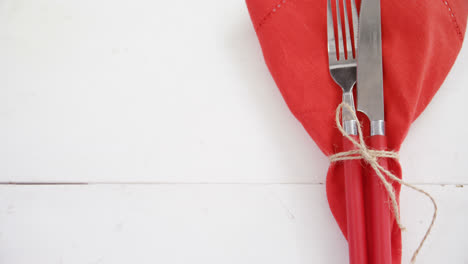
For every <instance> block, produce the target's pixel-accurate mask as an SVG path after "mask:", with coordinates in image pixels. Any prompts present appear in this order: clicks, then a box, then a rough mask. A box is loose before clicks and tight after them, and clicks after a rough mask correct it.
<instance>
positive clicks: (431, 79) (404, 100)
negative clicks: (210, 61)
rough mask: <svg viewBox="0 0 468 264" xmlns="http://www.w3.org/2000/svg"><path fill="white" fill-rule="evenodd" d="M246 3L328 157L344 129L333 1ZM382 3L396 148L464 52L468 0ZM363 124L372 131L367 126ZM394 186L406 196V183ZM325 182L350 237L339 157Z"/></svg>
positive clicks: (282, 84) (275, 71) (299, 114)
mask: <svg viewBox="0 0 468 264" xmlns="http://www.w3.org/2000/svg"><path fill="white" fill-rule="evenodd" d="M357 5H358V6H359V5H360V1H359V0H358V1H357ZM247 6H248V9H249V12H250V15H251V18H252V21H253V25H254V27H255V30H256V32H257V35H258V39H259V40H260V44H261V46H262V50H263V55H264V57H265V62H266V64H267V66H268V68H269V70H270V72H271V74H272V75H273V78H274V79H275V82H276V84H277V86H278V88H279V89H280V91H281V93H282V95H283V97H284V99H285V101H286V103H287V104H288V106H289V108H290V110H291V111H292V113H293V114H294V115H295V116H296V118H297V119H298V120H299V121H300V122H301V123H302V125H303V126H304V128H305V129H306V130H307V132H308V133H309V134H310V136H311V137H312V138H313V139H314V141H315V142H316V144H317V145H318V146H319V148H320V149H321V150H322V151H323V152H324V154H325V155H327V156H328V155H331V154H333V153H336V152H339V151H340V147H341V134H340V133H339V131H338V130H337V128H336V125H335V123H334V114H335V109H336V107H337V106H338V104H339V103H340V101H341V89H340V88H339V87H338V86H336V84H335V83H334V82H333V80H332V79H331V77H330V74H329V70H328V55H327V34H326V28H327V19H326V8H327V2H326V1H324V0H323V1H312V0H247ZM381 8H382V42H383V44H382V49H383V73H384V93H385V95H384V96H385V111H386V121H387V122H386V125H387V139H388V146H389V148H390V150H395V151H397V150H398V149H399V148H400V145H401V143H402V142H403V140H404V138H405V136H406V134H407V132H408V129H409V127H410V125H411V123H412V122H413V121H414V120H415V119H416V118H417V117H418V116H419V115H420V114H421V112H422V111H423V110H424V108H425V107H426V106H427V105H428V103H429V102H430V101H431V99H432V97H433V96H434V94H435V93H436V92H437V90H438V89H439V87H440V86H441V84H442V82H443V81H444V79H445V77H446V75H447V74H448V72H449V70H450V68H451V67H452V65H453V63H454V61H455V58H456V57H457V55H458V52H459V50H460V48H461V46H462V42H463V38H464V34H465V29H466V22H467V14H468V0H433V1H395V0H381ZM362 120H363V121H364V120H365V119H364V118H362ZM364 122H365V121H364ZM364 129H365V132H364V133H365V135H368V124H364ZM389 166H390V170H391V171H392V172H394V173H395V174H396V175H398V176H400V177H401V168H400V165H399V164H398V163H397V162H394V161H390V164H389ZM395 187H396V191H397V193H398V194H399V190H400V188H399V187H398V186H395ZM326 188H327V196H328V202H329V205H330V209H331V211H332V213H333V215H334V217H335V219H336V221H337V222H338V225H339V226H340V228H341V231H342V232H343V234H344V235H345V236H346V233H347V232H346V210H345V201H344V181H343V168H342V166H341V165H340V163H337V164H331V166H330V168H329V171H328V175H327V185H326ZM364 188H366V186H365V187H364ZM364 190H365V189H364ZM392 255H393V263H394V264H396V263H401V232H400V230H399V228H398V226H397V224H396V222H395V223H394V228H393V231H392Z"/></svg>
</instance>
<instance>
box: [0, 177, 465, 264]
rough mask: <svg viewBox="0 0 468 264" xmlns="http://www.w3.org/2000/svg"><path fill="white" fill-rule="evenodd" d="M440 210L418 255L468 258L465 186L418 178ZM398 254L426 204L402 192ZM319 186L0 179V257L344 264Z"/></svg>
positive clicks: (424, 215)
mask: <svg viewBox="0 0 468 264" xmlns="http://www.w3.org/2000/svg"><path fill="white" fill-rule="evenodd" d="M423 187H424V188H426V189H427V190H428V191H430V192H431V193H432V194H433V195H434V196H435V197H436V199H437V201H438V203H439V210H440V211H439V218H438V220H437V225H436V227H435V229H434V232H433V234H432V235H431V236H430V237H429V240H428V243H427V245H426V246H425V247H424V249H423V251H422V252H421V255H420V257H419V262H418V263H428V264H431V263H445V262H447V263H465V262H467V261H468V253H467V251H466V250H465V245H466V244H467V243H468V231H467V230H466V229H465V228H464V226H465V223H466V222H467V221H468V215H467V214H466V210H465V209H466V208H467V206H468V193H467V189H466V188H458V187H455V186H445V187H442V186H423ZM402 204H403V206H402V214H403V222H404V224H405V225H406V226H407V228H408V231H406V232H405V233H404V244H405V247H404V250H403V253H404V262H403V263H408V260H409V257H410V256H409V255H410V253H411V251H412V250H413V249H414V248H415V247H416V245H417V242H418V240H419V239H420V238H421V236H422V235H423V231H424V229H425V228H426V224H427V223H428V220H429V217H430V214H431V207H430V204H428V202H427V200H424V199H423V198H421V197H419V196H418V195H417V194H415V193H412V192H409V191H406V190H405V191H404V192H403V195H402ZM346 261H347V245H346V241H345V239H344V238H343V237H342V235H341V233H340V231H339V230H338V228H337V226H336V224H335V222H334V220H333V218H332V216H331V213H330V211H329V208H328V205H327V201H326V196H325V188H324V186H322V185H311V184H305V185H296V184H287V185H258V184H254V185H244V184H242V185H231V184H195V185H194V184H191V185H184V184H178V185H173V184H171V185H89V186H86V185H81V186H62V185H52V186H46V185H43V186H28V185H26V186H24V185H23V186H12V185H2V186H0V262H1V263H15V264H29V263H50V264H61V263H67V264H73V263H80V264H81V263H100V264H106V263H109V264H110V263H112V264H120V263H122V264H123V263H132V262H138V263H165V264H175V263H177V264H179V263H181V264H182V263H184V264H185V263H188V262H190V263H206V264H210V263H273V264H275V263H278V264H280V263H291V264H302V263H304V264H305V263H324V264H328V263H330V264H332V263H346Z"/></svg>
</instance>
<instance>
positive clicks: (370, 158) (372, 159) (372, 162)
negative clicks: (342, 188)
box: [329, 102, 437, 263]
mask: <svg viewBox="0 0 468 264" xmlns="http://www.w3.org/2000/svg"><path fill="white" fill-rule="evenodd" d="M343 108H346V109H347V110H349V112H350V114H351V115H352V117H353V119H354V120H356V122H357V123H358V126H357V128H358V140H355V139H354V138H352V137H351V136H349V135H348V134H347V133H346V131H345V130H344V128H343V126H342V125H341V122H340V116H341V113H342V111H343ZM335 123H336V126H337V127H338V130H339V131H340V132H341V134H342V135H343V136H344V137H346V138H347V139H348V140H349V141H351V142H352V143H353V145H354V146H356V148H357V149H356V150H350V151H345V152H340V153H336V154H334V155H331V156H330V157H329V159H330V162H337V161H345V160H356V159H362V160H364V161H365V162H366V163H367V164H369V166H370V167H371V168H372V169H373V170H374V171H375V174H376V175H377V177H379V179H380V181H381V183H382V184H383V186H384V187H385V190H386V191H387V194H388V196H389V198H390V203H391V209H392V214H393V215H394V217H395V220H396V222H397V224H398V227H399V228H400V229H401V230H402V231H403V230H405V227H404V226H403V225H402V223H401V220H400V210H399V208H398V202H397V198H396V193H395V189H394V188H393V186H392V184H391V181H394V182H397V183H399V184H401V185H404V186H406V187H408V188H410V189H413V190H415V191H417V192H419V193H421V194H423V195H425V196H426V197H427V198H429V199H430V201H431V202H432V205H433V206H434V212H433V215H432V220H431V223H430V225H429V227H428V228H427V229H426V233H425V234H424V237H423V238H422V239H421V241H420V242H419V245H418V247H417V249H416V250H415V251H414V253H413V256H412V257H411V263H415V262H416V257H417V255H418V254H419V252H420V250H421V248H422V246H423V245H424V242H425V241H426V240H427V237H428V236H429V234H430V233H431V230H432V227H433V226H434V223H435V220H436V218H437V203H436V201H435V199H434V197H432V196H431V195H430V194H429V193H427V192H426V191H424V190H422V189H420V188H418V187H416V186H414V185H413V184H410V183H407V182H405V181H403V180H401V179H400V178H398V177H397V176H396V175H395V174H393V173H392V172H390V171H389V170H387V169H386V168H384V167H382V166H381V165H380V164H379V162H378V159H379V158H391V159H395V160H398V159H399V155H398V153H397V152H394V151H386V150H372V149H369V148H368V146H367V145H366V143H365V141H364V136H363V133H362V128H361V123H360V122H359V120H358V118H357V116H356V112H355V111H354V109H353V108H352V107H351V106H350V105H348V104H346V103H344V102H343V103H341V104H340V105H338V107H337V108H336V114H335ZM385 176H386V177H385ZM387 177H388V178H389V179H390V181H389V180H387Z"/></svg>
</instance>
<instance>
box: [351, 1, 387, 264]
mask: <svg viewBox="0 0 468 264" xmlns="http://www.w3.org/2000/svg"><path fill="white" fill-rule="evenodd" d="M358 42H359V43H358V57H357V108H358V111H361V112H363V113H364V114H365V115H366V116H367V117H368V118H369V121H370V142H369V145H370V147H371V148H372V149H377V150H387V142H386V136H385V112H384V93H383V70H382V32H381V19H380V0H362V2H361V12H360V15H359V41H358ZM379 164H380V165H381V166H383V167H384V168H388V164H387V161H386V159H380V160H379ZM367 181H368V188H369V190H368V195H369V197H368V198H367V199H366V201H367V202H368V204H366V213H367V216H366V217H367V219H368V220H367V221H366V223H367V240H368V247H369V248H368V254H369V264H391V263H392V251H391V227H392V225H391V223H392V215H391V211H390V207H389V203H388V200H389V199H388V195H387V192H386V190H385V188H384V187H383V185H382V184H381V182H380V179H379V178H378V177H377V175H375V172H374V171H373V170H370V171H369V175H368V178H367Z"/></svg>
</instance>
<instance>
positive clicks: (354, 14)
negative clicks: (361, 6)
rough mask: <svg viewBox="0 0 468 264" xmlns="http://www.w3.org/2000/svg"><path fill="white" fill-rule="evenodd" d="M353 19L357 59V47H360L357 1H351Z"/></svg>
mask: <svg viewBox="0 0 468 264" xmlns="http://www.w3.org/2000/svg"><path fill="white" fill-rule="evenodd" d="M351 19H352V23H353V35H354V56H355V58H357V53H358V49H357V45H358V36H359V35H358V34H359V32H358V30H359V26H358V24H359V21H358V13H357V9H356V1H355V0H351Z"/></svg>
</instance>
